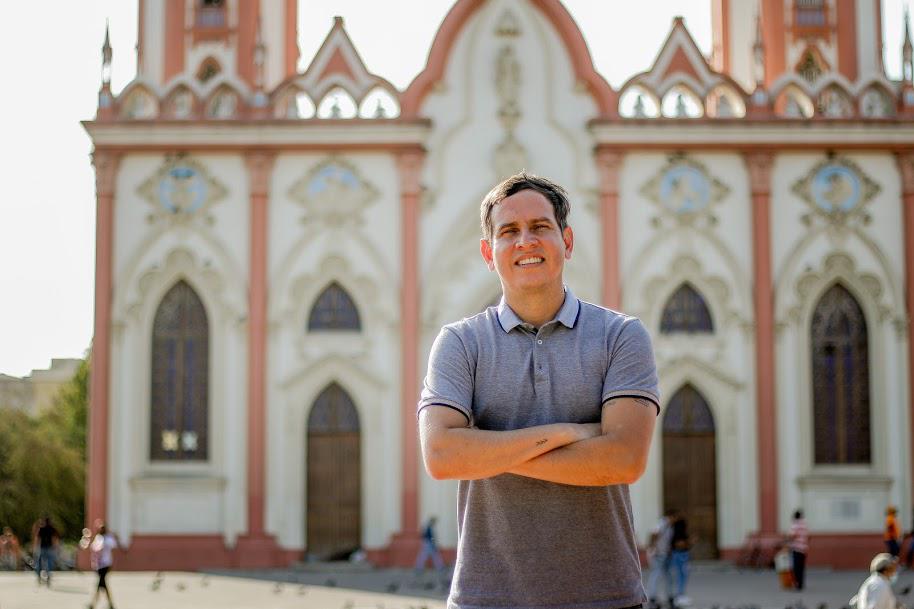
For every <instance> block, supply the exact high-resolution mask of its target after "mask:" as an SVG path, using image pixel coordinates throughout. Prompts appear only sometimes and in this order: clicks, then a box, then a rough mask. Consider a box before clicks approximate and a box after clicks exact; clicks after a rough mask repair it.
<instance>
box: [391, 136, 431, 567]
mask: <svg viewBox="0 0 914 609" xmlns="http://www.w3.org/2000/svg"><path fill="white" fill-rule="evenodd" d="M424 160H425V153H424V151H422V150H421V149H418V148H417V149H412V150H409V151H405V152H401V153H399V154H398V155H397V169H398V171H399V174H400V214H401V226H400V231H401V249H400V260H401V274H402V278H401V287H400V391H401V394H400V400H401V401H400V409H401V411H400V419H401V432H400V433H401V436H402V441H401V449H402V451H403V452H402V461H401V466H402V473H401V475H402V498H401V505H400V531H399V532H398V533H397V534H396V535H394V537H393V539H392V540H391V544H390V552H389V555H388V562H389V563H390V564H392V565H410V564H412V561H413V560H415V557H416V552H417V551H418V549H419V545H420V539H419V442H418V436H417V433H418V430H417V428H416V403H417V402H418V401H419V206H420V205H421V194H422V187H421V184H420V178H421V174H422V164H423V162H424Z"/></svg>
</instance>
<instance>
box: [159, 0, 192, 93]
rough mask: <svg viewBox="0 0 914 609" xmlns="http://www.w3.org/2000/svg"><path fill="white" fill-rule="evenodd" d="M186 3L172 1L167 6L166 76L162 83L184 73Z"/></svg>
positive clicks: (180, 0) (179, 0) (183, 0)
mask: <svg viewBox="0 0 914 609" xmlns="http://www.w3.org/2000/svg"><path fill="white" fill-rule="evenodd" d="M184 2H185V0H170V1H169V2H167V3H166V4H165V49H164V53H165V74H164V77H163V78H162V82H168V81H170V80H171V79H172V78H174V77H175V76H177V75H178V74H181V73H182V72H184V54H185V53H184V40H185V27H184V16H185V13H186V9H185V7H184Z"/></svg>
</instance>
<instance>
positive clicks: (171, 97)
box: [164, 84, 197, 119]
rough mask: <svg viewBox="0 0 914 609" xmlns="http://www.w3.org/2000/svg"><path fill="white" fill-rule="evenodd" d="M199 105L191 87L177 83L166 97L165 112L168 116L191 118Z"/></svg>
mask: <svg viewBox="0 0 914 609" xmlns="http://www.w3.org/2000/svg"><path fill="white" fill-rule="evenodd" d="M196 106H197V100H196V97H195V96H194V93H193V91H191V89H190V87H188V86H187V85H184V84H180V85H177V86H176V87H174V89H172V91H171V93H169V94H168V97H166V98H165V103H164V113H165V115H166V116H167V117H168V118H174V119H187V118H191V117H192V116H193V114H194V111H195V109H196Z"/></svg>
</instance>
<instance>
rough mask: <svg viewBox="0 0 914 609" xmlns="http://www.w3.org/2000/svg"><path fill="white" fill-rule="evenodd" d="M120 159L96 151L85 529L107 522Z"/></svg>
mask: <svg viewBox="0 0 914 609" xmlns="http://www.w3.org/2000/svg"><path fill="white" fill-rule="evenodd" d="M119 162H120V156H119V155H117V154H112V153H109V152H103V151H98V150H96V151H95V152H94V153H93V154H92V164H93V165H94V166H95V197H96V211H95V334H94V336H93V338H92V351H91V354H90V371H91V374H90V375H89V463H88V472H87V477H88V481H87V482H88V493H87V496H86V526H88V527H92V523H93V522H95V520H96V519H97V518H101V519H106V518H107V516H108V513H107V512H108V412H109V408H108V397H109V394H108V388H109V387H110V382H109V380H110V374H111V334H110V329H111V296H112V293H111V281H112V277H111V273H112V258H113V254H114V192H115V183H116V181H117V169H118V164H119Z"/></svg>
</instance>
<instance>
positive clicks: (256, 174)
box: [245, 151, 275, 538]
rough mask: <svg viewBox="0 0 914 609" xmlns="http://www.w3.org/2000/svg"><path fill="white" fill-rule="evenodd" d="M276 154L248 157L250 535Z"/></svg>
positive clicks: (259, 463) (257, 498)
mask: <svg viewBox="0 0 914 609" xmlns="http://www.w3.org/2000/svg"><path fill="white" fill-rule="evenodd" d="M274 160H275V156H274V155H273V154H271V153H268V152H262V151H256V152H250V153H248V154H247V155H246V156H245V163H246V165H247V169H248V180H249V182H250V201H251V244H250V246H251V253H250V255H251V258H250V264H251V268H250V288H249V304H248V446H247V449H248V463H247V465H248V471H247V483H248V502H247V503H248V535H249V536H251V537H255V538H257V537H260V536H262V535H263V534H264V519H263V512H264V487H265V478H266V468H265V465H266V455H265V450H264V446H265V440H266V417H267V413H266V407H265V397H266V391H265V385H264V379H265V374H266V329H267V318H266V311H267V230H268V227H267V205H268V202H269V185H270V175H271V171H272V168H273V162H274Z"/></svg>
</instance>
